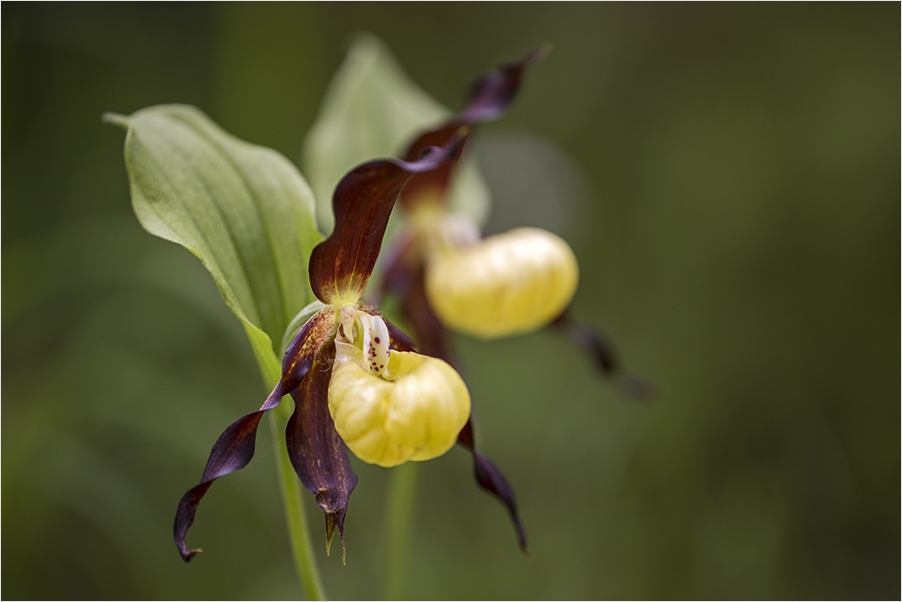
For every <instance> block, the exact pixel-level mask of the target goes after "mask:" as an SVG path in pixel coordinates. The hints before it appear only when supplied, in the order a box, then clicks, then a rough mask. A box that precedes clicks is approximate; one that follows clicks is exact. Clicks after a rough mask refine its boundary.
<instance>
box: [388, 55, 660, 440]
mask: <svg viewBox="0 0 902 602" xmlns="http://www.w3.org/2000/svg"><path fill="white" fill-rule="evenodd" d="M546 52H547V49H546V48H539V49H538V50H536V51H533V52H531V53H530V54H528V55H526V56H525V57H524V58H523V59H522V60H521V61H519V62H516V63H513V64H510V65H506V66H504V67H502V68H500V69H499V70H497V71H494V72H491V73H489V74H488V75H486V76H484V77H483V78H481V79H480V80H478V81H477V83H476V85H475V86H474V87H473V90H472V92H471V96H470V100H469V103H468V104H467V107H466V108H465V109H464V110H463V111H461V113H459V114H458V115H457V116H455V117H453V118H452V119H451V120H449V121H448V122H447V123H445V124H443V125H441V126H439V127H437V128H436V129H433V130H430V131H427V132H424V133H422V134H421V135H420V136H419V137H418V138H417V139H416V140H414V142H413V143H412V144H410V146H409V147H408V149H407V152H406V153H405V154H404V156H405V157H406V158H407V160H410V159H411V158H412V157H415V156H417V153H419V152H421V150H422V149H423V148H426V147H427V146H434V145H441V144H443V143H444V141H446V140H447V139H448V138H449V137H450V136H452V135H453V133H454V132H455V131H456V130H457V129H458V128H459V127H460V126H461V125H464V124H465V125H468V126H471V125H473V124H475V123H476V122H479V121H487V120H491V119H496V118H498V117H500V116H501V115H502V114H503V113H504V111H505V110H506V109H507V107H508V106H509V105H510V103H511V102H512V101H513V99H514V97H515V96H516V94H517V91H518V89H519V84H520V78H521V76H522V73H523V70H524V69H525V67H526V66H528V65H529V64H530V63H533V62H535V61H536V60H538V59H540V58H542V57H543V56H544V55H545V54H546ZM501 99H503V100H501ZM466 133H467V135H469V134H470V133H472V128H468V129H467V130H466ZM462 151H463V145H461V147H460V148H459V150H458V152H457V153H456V154H455V156H454V157H453V161H450V162H448V163H446V164H444V165H443V166H442V167H441V168H439V169H437V170H435V171H432V172H429V173H423V174H418V175H417V176H415V177H414V178H413V180H411V182H410V183H409V184H408V185H407V187H406V188H405V190H404V194H403V195H402V196H401V205H402V206H403V208H404V210H405V212H406V214H407V216H408V221H407V227H406V229H405V231H404V232H402V233H400V234H399V236H398V237H397V242H396V244H395V246H394V248H393V249H392V252H391V260H390V261H389V262H388V263H387V265H386V268H385V273H384V279H383V283H382V288H383V292H394V293H397V294H398V296H399V297H400V299H401V310H402V312H403V314H404V316H405V318H406V319H407V320H408V321H409V322H410V324H411V327H412V328H413V330H414V333H415V335H416V337H417V340H418V341H419V342H420V348H421V349H423V351H424V352H425V353H428V354H430V355H435V356H437V357H443V358H445V359H447V360H449V361H451V354H450V351H449V349H448V342H447V332H446V330H445V328H446V327H448V328H451V329H454V330H458V331H461V332H465V333H467V334H470V335H473V336H476V337H478V338H483V339H491V338H499V337H504V336H509V335H514V334H524V333H528V332H533V331H535V330H538V329H539V328H542V327H544V326H548V325H550V326H552V327H554V328H556V329H558V330H561V331H563V332H564V333H565V334H567V335H568V336H569V338H570V339H571V340H572V341H573V342H574V343H575V344H576V345H578V346H580V347H582V348H583V349H585V350H586V351H588V352H589V353H591V354H592V355H593V356H594V358H595V360H596V363H597V364H598V366H599V367H600V368H601V370H602V371H603V373H604V374H606V375H608V376H623V375H622V374H621V373H620V368H619V366H618V364H617V362H616V360H615V358H614V353H613V351H612V349H611V346H610V345H609V344H608V343H607V342H606V341H605V340H604V339H603V338H602V337H601V336H599V335H598V334H597V333H595V332H593V331H592V330H590V329H588V328H586V327H585V326H582V325H580V324H578V323H576V322H575V321H573V320H572V319H571V318H570V315H569V311H568V306H569V304H570V301H571V299H572V297H573V294H574V293H575V291H576V285H577V280H578V271H579V270H578V266H577V262H576V258H575V256H574V254H573V251H572V250H571V249H570V247H569V245H567V243H566V242H565V241H564V240H563V239H561V238H560V237H558V236H557V235H555V234H552V233H551V232H548V231H546V230H542V229H539V228H518V229H515V230H512V231H510V232H506V233H502V234H498V235H495V236H490V237H488V238H485V239H483V238H482V234H481V232H480V229H479V227H478V225H477V224H476V223H475V222H474V221H473V220H472V219H470V218H468V217H466V216H464V215H460V214H455V213H451V212H450V211H449V210H448V208H447V198H448V191H449V188H450V183H451V179H452V175H453V173H454V169H455V167H456V165H457V162H458V160H459V159H460V156H461V153H462ZM623 385H624V389H625V392H626V393H627V394H629V395H630V396H644V395H646V394H647V393H648V391H647V389H646V386H645V385H644V384H643V383H641V382H640V381H638V380H635V379H633V378H631V377H628V376H627V377H626V378H624V380H623ZM466 430H468V429H465V431H466Z"/></svg>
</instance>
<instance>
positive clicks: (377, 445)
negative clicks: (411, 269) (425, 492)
mask: <svg viewBox="0 0 902 602" xmlns="http://www.w3.org/2000/svg"><path fill="white" fill-rule="evenodd" d="M458 145H459V141H458V140H457V139H456V138H455V137H454V136H450V137H448V138H447V139H446V140H445V143H444V144H443V146H442V148H439V149H436V148H431V149H425V150H424V152H423V153H420V154H418V156H417V158H415V159H414V160H411V161H397V160H382V161H373V162H370V163H366V164H364V165H361V166H359V167H357V168H356V169H354V170H352V171H351V172H350V173H348V174H347V175H346V176H345V177H344V178H343V179H342V180H341V182H339V184H338V186H337V188H336V190H335V193H334V196H333V208H334V211H335V219H336V222H335V229H334V231H333V232H332V234H331V235H330V236H329V238H327V239H326V240H325V241H323V242H322V243H320V244H319V245H318V246H317V247H316V248H314V250H313V253H312V254H311V256H310V264H309V274H310V283H311V286H312V289H313V292H314V294H315V295H316V297H317V299H319V302H320V303H319V304H318V305H317V307H318V308H319V309H318V311H316V312H315V313H314V314H313V315H312V317H310V318H309V320H307V322H306V323H305V324H304V325H303V327H302V328H301V329H300V331H299V332H298V333H297V335H296V336H295V337H294V339H293V340H292V341H291V343H290V344H289V345H288V348H287V351H286V353H285V356H284V359H283V362H282V377H281V379H280V381H279V382H278V384H277V385H276V386H275V388H274V389H273V391H272V393H270V395H269V397H267V399H266V401H265V402H264V404H263V406H262V407H261V408H260V409H259V410H257V411H256V412H252V413H250V414H247V415H245V416H243V417H241V418H240V419H238V420H237V421H236V422H234V423H233V424H232V425H231V426H229V427H228V428H227V429H226V430H225V432H224V433H223V434H222V435H221V436H220V437H219V439H218V440H217V441H216V443H215V444H214V446H213V450H212V452H211V453H210V458H209V460H208V461H207V466H206V468H205V469H204V472H203V476H202V477H201V481H200V483H199V484H198V485H196V486H195V487H193V488H192V489H190V490H189V491H188V492H187V493H185V495H184V496H183V497H182V499H181V501H180V502H179V506H178V510H177V513H176V518H175V527H174V535H175V544H176V546H177V547H178V550H179V552H180V553H181V555H182V558H184V559H185V560H186V561H188V560H190V559H191V557H192V556H193V555H194V554H195V553H197V552H198V551H199V550H192V549H189V548H188V547H187V545H186V543H185V536H186V534H187V531H188V528H189V527H190V526H191V524H192V522H193V521H194V515H195V512H196V510H197V505H198V504H199V502H200V500H201V498H203V496H204V494H205V493H206V492H207V490H208V489H209V488H210V486H211V485H212V483H213V481H215V480H216V479H217V478H219V477H221V476H224V475H226V474H230V473H232V472H235V471H236V470H239V469H241V468H243V467H244V466H246V465H247V464H248V462H250V460H251V458H252V456H253V454H254V442H255V439H256V434H257V426H258V424H259V422H260V419H261V418H262V416H263V414H264V413H265V412H266V411H268V410H271V409H273V408H274V407H276V406H277V405H278V404H279V402H280V401H281V399H282V397H283V396H284V395H288V394H290V395H291V396H292V397H293V398H294V401H295V410H294V413H293V414H292V416H291V418H290V420H289V421H288V426H287V429H286V442H287V445H288V453H289V457H290V459H291V463H292V465H293V467H294V469H295V471H296V472H297V474H298V477H299V478H300V480H301V482H302V483H303V484H304V486H305V487H306V489H307V490H308V491H309V492H310V493H312V494H314V495H315V496H316V500H317V503H318V504H319V506H320V507H321V508H322V509H323V511H324V512H325V517H326V541H327V545H328V544H329V543H331V540H332V536H333V534H334V531H335V528H336V527H337V528H338V531H339V533H340V534H341V538H342V549H344V517H345V512H346V510H347V505H348V499H349V496H350V494H351V491H353V489H354V487H355V486H356V484H357V477H356V475H355V474H354V472H353V471H352V470H351V466H350V464H349V461H348V457H347V454H346V452H345V444H347V445H348V447H350V449H351V450H352V451H353V452H354V453H355V454H356V455H357V456H358V457H360V459H361V460H363V461H365V462H370V463H374V464H379V465H382V466H394V465H396V464H400V463H402V462H405V461H408V460H414V461H417V460H428V459H431V458H435V457H437V456H440V455H442V454H443V453H445V452H446V451H447V450H448V449H449V448H450V447H452V446H453V445H454V443H455V441H456V440H457V439H458V435H459V433H460V431H461V429H462V428H463V427H464V426H465V425H466V423H467V420H468V417H469V414H470V396H469V393H468V392H467V388H466V385H464V383H463V380H462V379H461V378H460V376H459V375H458V374H457V372H455V371H454V369H453V368H451V367H450V366H449V365H448V364H447V363H446V362H445V361H443V360H441V359H438V358H434V357H426V356H423V355H420V354H418V353H416V352H415V348H414V345H413V343H412V342H411V340H410V339H409V338H407V336H405V335H404V334H403V333H402V332H401V331H400V330H399V329H397V328H396V327H395V326H393V325H392V324H391V323H390V322H389V321H387V320H386V319H385V318H384V317H383V316H382V315H381V314H380V313H379V312H378V311H377V310H375V309H374V308H372V307H368V306H366V305H364V304H362V303H361V302H360V298H361V296H362V295H363V292H364V289H365V288H366V285H367V281H368V280H369V277H370V274H371V273H372V271H373V267H374V266H375V263H376V258H377V256H378V254H379V249H380V247H381V244H382V238H383V235H384V234H385V228H386V225H387V223H388V218H389V215H390V213H391V209H392V206H393V205H394V203H395V200H396V199H397V197H398V195H399V194H400V192H401V190H402V189H403V188H404V186H405V184H407V182H408V181H409V180H410V179H411V178H412V177H413V176H414V175H415V174H418V173H425V172H428V171H430V170H435V169H436V168H440V167H441V166H442V165H444V164H446V163H447V162H448V161H449V160H450V158H451V157H452V156H454V155H455V154H456V153H457V147H458Z"/></svg>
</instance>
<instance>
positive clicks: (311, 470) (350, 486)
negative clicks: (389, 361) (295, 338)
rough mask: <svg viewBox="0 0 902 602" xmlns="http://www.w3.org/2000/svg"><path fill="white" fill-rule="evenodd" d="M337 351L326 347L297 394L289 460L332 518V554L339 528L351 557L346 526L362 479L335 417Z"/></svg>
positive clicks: (329, 525)
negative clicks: (353, 495)
mask: <svg viewBox="0 0 902 602" xmlns="http://www.w3.org/2000/svg"><path fill="white" fill-rule="evenodd" d="M334 359H335V346H334V345H327V346H325V347H323V349H322V350H321V352H320V353H319V354H318V355H317V357H316V359H315V360H314V362H313V366H312V367H311V369H310V371H309V372H308V373H307V377H306V378H305V379H304V380H303V382H302V383H301V386H300V387H298V388H297V389H295V390H294V391H292V393H291V396H292V397H293V398H294V413H293V414H292V415H291V418H290V419H289V421H288V426H287V427H286V429H285V438H286V442H287V443H288V457H289V458H290V459H291V464H292V466H294V470H295V472H296V473H297V475H298V478H300V479H301V483H303V484H304V487H305V488H306V489H307V491H309V492H310V493H312V494H314V495H315V496H316V503H317V504H319V507H320V508H322V509H323V512H324V513H325V518H326V549H327V550H328V549H329V547H330V546H331V544H332V537H333V535H334V534H335V529H336V527H337V528H338V532H339V533H340V535H341V551H342V559H343V558H344V556H345V541H344V537H345V536H344V522H345V513H346V512H347V509H348V500H349V498H350V497H351V492H352V491H354V487H356V486H357V475H355V474H354V471H353V470H351V464H350V462H349V461H348V454H347V452H346V451H345V445H344V441H342V439H341V437H340V436H339V435H338V431H336V430H335V423H334V422H333V421H332V416H331V415H330V414H329V381H330V379H331V378H332V362H333V361H334Z"/></svg>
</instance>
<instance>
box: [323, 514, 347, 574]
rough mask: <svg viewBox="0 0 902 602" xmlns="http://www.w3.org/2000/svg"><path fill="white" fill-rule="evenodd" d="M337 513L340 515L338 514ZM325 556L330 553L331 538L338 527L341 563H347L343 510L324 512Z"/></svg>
mask: <svg viewBox="0 0 902 602" xmlns="http://www.w3.org/2000/svg"><path fill="white" fill-rule="evenodd" d="M339 514H340V515H341V516H339ZM325 518H326V556H331V555H332V540H333V538H334V537H335V529H336V527H337V528H338V537H339V539H341V564H343V565H347V564H348V550H347V548H346V547H345V525H344V522H345V521H344V512H326V513H325Z"/></svg>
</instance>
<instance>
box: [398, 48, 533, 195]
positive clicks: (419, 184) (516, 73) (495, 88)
mask: <svg viewBox="0 0 902 602" xmlns="http://www.w3.org/2000/svg"><path fill="white" fill-rule="evenodd" d="M549 51H550V47H549V46H540V47H539V48H537V49H535V50H533V51H532V52H530V53H529V54H527V55H526V56H525V57H523V58H522V59H521V60H520V61H518V62H516V63H511V64H508V65H503V66H502V67H500V68H499V69H496V70H494V71H490V72H488V73H486V74H485V75H482V76H481V77H479V78H478V79H477V80H476V81H475V83H474V84H473V85H472V86H471V88H470V96H469V100H468V101H467V106H466V107H464V109H463V110H462V111H460V112H459V113H458V114H456V115H454V116H453V117H451V118H450V119H449V120H448V121H447V122H445V123H444V124H442V125H441V126H439V127H438V128H436V129H433V130H429V131H426V132H423V133H422V134H421V135H420V136H419V137H418V138H417V139H416V140H414V141H413V143H411V144H410V146H408V147H407V151H406V152H405V153H404V159H405V160H406V161H411V160H413V159H414V158H416V157H418V156H419V153H420V152H422V150H423V149H424V148H426V147H429V146H442V145H444V144H445V143H446V142H447V141H448V140H449V139H450V138H451V136H453V135H454V134H455V133H456V132H461V136H462V138H463V139H464V140H465V139H466V137H467V136H468V135H469V133H470V131H471V129H470V128H469V127H466V126H472V125H475V124H477V123H481V122H484V121H493V120H495V119H498V118H499V117H501V116H502V115H504V112H505V111H507V109H508V107H509V106H510V105H511V103H512V102H513V101H514V98H515V97H516V96H517V92H518V90H519V89H520V79H521V77H522V75H523V70H524V69H525V68H526V67H527V66H528V65H530V64H532V63H534V62H536V61H538V60H540V59H542V58H544V57H545V55H547V54H548V52H549ZM462 127H463V128H464V129H462ZM462 151H463V143H462V144H461V145H460V147H459V149H458V151H457V153H455V154H454V156H453V157H452V158H451V160H450V161H448V162H447V163H446V164H444V165H442V166H440V167H439V168H438V169H435V170H433V171H430V172H428V173H424V174H420V175H417V176H416V177H415V178H414V179H413V180H412V181H411V182H410V184H409V185H408V186H407V188H406V190H405V193H404V196H403V197H402V199H401V202H402V203H403V204H404V207H405V209H408V210H409V209H411V205H413V204H416V203H417V202H419V201H420V200H421V199H424V198H435V199H436V200H439V201H444V197H445V194H444V192H445V190H447V188H448V181H449V179H450V178H451V173H452V172H453V171H454V165H455V164H456V163H457V161H458V160H459V159H460V155H461V152H462ZM426 191H435V192H437V194H429V193H428V192H427V193H426V194H424V192H426Z"/></svg>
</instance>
